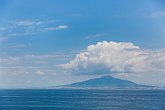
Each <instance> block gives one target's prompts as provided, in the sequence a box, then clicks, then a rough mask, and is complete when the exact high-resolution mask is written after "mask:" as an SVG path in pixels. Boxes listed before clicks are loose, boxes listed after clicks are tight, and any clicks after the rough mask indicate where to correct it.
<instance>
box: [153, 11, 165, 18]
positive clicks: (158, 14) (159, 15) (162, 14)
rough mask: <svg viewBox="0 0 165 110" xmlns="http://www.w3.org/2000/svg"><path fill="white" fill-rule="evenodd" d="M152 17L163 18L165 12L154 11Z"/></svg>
mask: <svg viewBox="0 0 165 110" xmlns="http://www.w3.org/2000/svg"><path fill="white" fill-rule="evenodd" d="M151 16H152V17H157V18H160V17H165V10H160V11H155V12H153V13H152V14H151Z"/></svg>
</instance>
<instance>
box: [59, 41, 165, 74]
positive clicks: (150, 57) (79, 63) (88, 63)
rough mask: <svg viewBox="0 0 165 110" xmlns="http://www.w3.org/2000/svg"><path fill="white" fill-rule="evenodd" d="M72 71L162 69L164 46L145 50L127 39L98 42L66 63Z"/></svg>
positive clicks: (63, 66)
mask: <svg viewBox="0 0 165 110" xmlns="http://www.w3.org/2000/svg"><path fill="white" fill-rule="evenodd" d="M60 66H61V67H62V68H63V69H65V70H66V71H67V72H70V73H74V74H94V75H96V74H115V73H117V74H119V73H129V74H131V73H164V74H165V50H163V49H162V50H144V49H141V48H139V47H138V46H135V45H134V44H132V43H128V42H119V43H116V42H107V41H103V42H98V43H97V44H96V45H90V46H88V47H87V49H86V50H85V51H84V52H81V53H79V54H77V55H76V58H75V59H73V60H71V61H70V62H69V63H67V64H62V65H60Z"/></svg>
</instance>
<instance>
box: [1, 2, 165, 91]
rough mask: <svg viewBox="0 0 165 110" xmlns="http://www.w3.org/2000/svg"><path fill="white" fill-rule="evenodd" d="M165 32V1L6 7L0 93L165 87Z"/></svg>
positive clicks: (4, 4) (8, 4)
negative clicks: (72, 86) (106, 79)
mask: <svg viewBox="0 0 165 110" xmlns="http://www.w3.org/2000/svg"><path fill="white" fill-rule="evenodd" d="M164 30H165V1H164V0H118V1H117V0H104V1H103V0H27V1H22V0H12V1H11V0H0V88H28V87H49V86H57V85H63V84H69V83H73V82H77V81H83V80H86V79H90V78H95V77H100V76H103V75H111V76H114V77H117V78H121V79H126V80H130V81H133V82H136V83H138V84H147V85H156V86H165V31H164Z"/></svg>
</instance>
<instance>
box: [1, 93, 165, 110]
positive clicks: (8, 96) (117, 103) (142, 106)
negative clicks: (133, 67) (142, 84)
mask: <svg viewBox="0 0 165 110" xmlns="http://www.w3.org/2000/svg"><path fill="white" fill-rule="evenodd" d="M0 110H165V90H0Z"/></svg>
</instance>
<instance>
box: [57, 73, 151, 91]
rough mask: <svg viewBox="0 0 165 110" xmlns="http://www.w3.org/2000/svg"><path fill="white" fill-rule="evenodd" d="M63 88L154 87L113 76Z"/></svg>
mask: <svg viewBox="0 0 165 110" xmlns="http://www.w3.org/2000/svg"><path fill="white" fill-rule="evenodd" d="M59 87H63V88H123V89H126V88H149V87H153V86H147V85H140V84H136V83H134V82H131V81H128V80H123V79H118V78H115V77H112V76H102V77H100V78H93V79H89V80H85V81H81V82H76V83H72V84H67V85H63V86H59Z"/></svg>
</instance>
